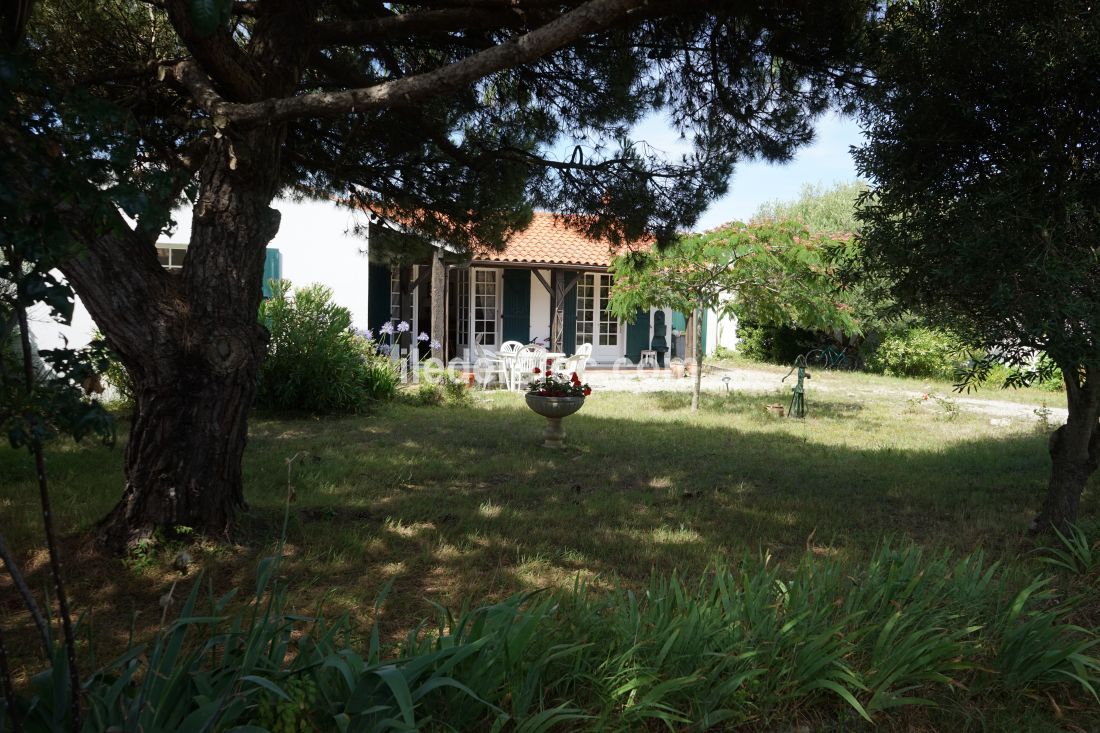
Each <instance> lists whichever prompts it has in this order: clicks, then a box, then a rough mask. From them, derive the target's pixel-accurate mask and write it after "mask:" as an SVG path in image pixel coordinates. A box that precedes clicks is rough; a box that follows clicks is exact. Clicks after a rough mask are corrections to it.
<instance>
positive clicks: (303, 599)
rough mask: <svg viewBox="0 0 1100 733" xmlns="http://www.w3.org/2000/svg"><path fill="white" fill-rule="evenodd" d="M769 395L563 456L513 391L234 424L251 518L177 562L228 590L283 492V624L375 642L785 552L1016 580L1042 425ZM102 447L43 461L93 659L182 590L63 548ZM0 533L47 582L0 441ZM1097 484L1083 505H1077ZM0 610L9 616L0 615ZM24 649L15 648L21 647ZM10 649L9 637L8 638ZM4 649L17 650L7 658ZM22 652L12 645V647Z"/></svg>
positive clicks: (619, 428) (608, 425) (571, 446)
mask: <svg viewBox="0 0 1100 733" xmlns="http://www.w3.org/2000/svg"><path fill="white" fill-rule="evenodd" d="M788 395H789V393H788V392H785V391H777V392H775V393H774V394H739V393H731V394H707V395H705V396H704V399H703V403H702V409H701V411H700V412H699V413H697V414H692V413H691V412H690V411H689V409H688V404H689V400H690V396H689V395H688V394H686V393H650V394H642V395H633V394H625V393H611V392H607V393H601V392H597V393H596V394H594V395H593V396H592V397H591V398H589V400H588V401H587V402H586V404H585V406H584V408H583V410H581V412H580V413H578V414H577V415H575V416H573V417H570V418H568V419H566V421H565V427H566V431H567V433H568V437H567V448H566V449H564V450H562V451H558V452H554V451H548V450H546V449H543V448H542V447H541V440H540V436H541V431H542V427H543V425H542V418H539V417H537V416H536V415H534V414H533V413H532V412H531V411H530V410H528V409H527V408H526V406H525V405H524V404H523V400H522V398H521V396H519V395H514V394H507V393H492V392H489V393H477V394H476V395H475V396H474V398H473V401H472V404H470V405H468V406H462V407H453V406H452V407H421V406H415V405H412V404H410V403H408V402H402V401H399V402H397V403H394V404H391V405H387V406H384V407H382V408H379V409H378V410H377V411H376V412H375V413H374V414H371V415H367V416H361V417H354V418H323V419H317V418H298V419H283V418H273V417H264V416H258V417H255V418H254V419H253V421H252V429H251V439H250V443H249V448H248V452H247V455H246V462H245V481H246V497H247V500H248V502H249V504H250V510H249V511H248V512H247V513H246V514H244V515H243V516H242V518H241V522H240V526H239V528H238V530H237V532H236V534H235V535H233V536H232V537H230V538H206V539H203V540H202V541H200V542H198V543H197V544H196V546H195V547H193V548H191V554H192V555H193V557H194V559H195V563H194V567H195V568H202V569H204V570H206V571H208V574H209V578H210V581H211V583H212V586H215V587H218V588H220V589H225V588H228V587H229V586H231V585H241V586H244V587H248V585H249V584H250V583H251V577H252V574H253V571H254V568H255V565H256V562H257V561H258V559H259V558H260V557H262V556H263V555H265V554H267V553H270V552H271V550H272V548H273V547H274V546H275V544H276V543H277V541H278V539H279V537H280V534H281V531H282V523H283V517H284V507H285V502H286V498H287V482H288V467H287V463H286V459H288V458H290V457H291V456H294V455H295V454H299V453H302V452H305V454H306V455H307V458H306V459H305V460H302V461H299V462H297V463H295V464H294V465H293V466H292V467H291V469H290V471H289V478H290V481H291V482H292V483H293V486H294V490H295V493H296V502H295V503H294V504H293V505H291V507H290V511H289V521H288V525H287V534H286V548H285V552H286V554H287V562H286V563H284V565H283V566H282V572H283V574H284V576H285V577H286V578H287V579H288V580H289V581H290V582H291V584H292V587H293V589H294V594H293V595H292V603H294V604H296V605H297V606H298V607H299V608H300V609H302V610H313V609H314V608H315V607H316V604H319V603H320V604H323V607H324V609H325V610H326V612H327V613H333V614H339V613H345V612H346V613H349V614H351V616H352V617H353V619H355V620H356V621H357V622H358V623H360V624H361V625H360V628H364V625H365V624H366V623H367V622H370V621H372V620H374V601H375V599H376V598H377V597H378V595H379V593H380V592H381V590H382V589H383V587H385V586H386V585H387V584H392V589H391V590H390V592H389V595H388V597H387V601H386V604H385V605H384V607H383V609H382V611H381V618H380V621H381V626H382V629H383V631H384V633H387V634H389V636H390V638H396V637H397V635H399V634H400V633H402V632H404V631H407V630H408V629H410V628H412V627H413V626H415V625H416V623H417V622H418V620H419V619H420V618H422V617H423V616H425V615H428V614H429V613H431V606H430V602H437V603H441V604H444V605H449V606H455V607H457V606H461V605H462V604H463V603H464V602H467V601H472V602H474V603H481V602H484V601H487V600H495V599H501V598H504V597H506V596H508V595H510V594H513V593H515V592H517V591H524V590H531V589H537V588H544V587H556V588H571V587H573V586H574V585H575V584H577V583H578V582H580V583H583V584H586V585H588V586H589V587H591V588H593V589H595V590H597V591H598V590H599V589H611V588H616V587H626V588H642V587H644V586H645V585H646V584H647V583H648V582H649V579H650V578H651V576H652V575H653V574H654V573H657V574H668V573H671V572H673V571H676V572H677V573H679V574H680V575H681V577H686V578H689V579H690V578H693V577H703V576H704V575H705V573H706V572H707V570H708V568H712V567H714V566H715V565H717V564H728V565H736V564H737V563H738V562H739V561H740V560H741V559H742V558H744V557H746V556H747V555H752V556H758V555H759V554H760V553H764V552H766V553H768V554H770V555H771V556H772V557H773V558H774V561H775V562H778V563H780V564H781V565H787V566H790V567H793V566H794V565H796V564H797V563H798V562H799V561H800V560H801V559H802V558H803V557H804V556H805V555H806V553H807V552H809V553H811V554H813V555H816V556H820V557H823V558H838V559H841V560H852V561H857V560H862V559H865V558H867V557H869V556H870V555H871V554H873V552H874V550H875V549H876V548H877V547H878V546H879V545H880V544H881V543H883V542H884V541H885V540H888V539H889V540H891V541H898V542H907V541H913V542H915V543H917V544H919V545H922V546H925V547H928V548H946V549H952V550H957V551H960V552H970V551H974V550H977V549H982V550H984V551H985V552H986V553H988V555H989V556H991V557H993V558H998V559H1001V560H1003V562H1004V563H1005V564H1006V565H1007V566H1008V568H1009V570H1012V569H1013V568H1018V569H1019V570H1020V572H1021V573H1023V572H1025V571H1026V572H1034V571H1036V569H1037V568H1038V566H1037V565H1036V563H1035V560H1034V556H1033V554H1032V550H1033V544H1032V541H1031V540H1030V539H1029V538H1028V537H1027V534H1026V529H1027V527H1028V524H1029V522H1030V520H1031V518H1032V517H1033V515H1034V512H1035V510H1036V509H1037V507H1038V504H1039V502H1040V500H1041V497H1042V492H1043V490H1044V487H1045V481H1046V476H1047V470H1048V464H1047V457H1046V450H1045V446H1046V435H1045V434H1043V433H1042V432H1040V431H1039V430H1037V429H1036V426H1035V422H1034V421H1033V420H1029V421H1025V420H1020V421H1015V422H1011V423H1009V424H999V425H991V424H990V420H989V418H988V416H983V415H978V414H972V413H968V412H966V411H957V412H956V411H951V410H948V409H944V408H943V407H941V406H939V405H937V404H936V403H934V402H931V401H930V402H927V403H923V402H922V403H918V404H915V403H912V402H907V401H905V400H897V399H892V398H891V399H882V398H880V397H876V396H875V395H873V394H872V395H867V394H861V393H858V392H856V393H854V396H852V395H849V394H847V393H845V392H841V391H829V392H818V393H816V394H813V395H812V398H811V402H810V416H809V418H808V419H806V420H794V419H787V418H780V417H775V416H773V415H770V414H768V413H767V412H766V410H765V409H764V408H765V406H766V405H767V404H768V403H771V402H782V403H785V402H786V401H787V399H788ZM121 463H122V448H121V446H116V447H114V448H105V447H98V446H91V445H88V446H79V447H78V446H73V445H58V446H55V447H53V448H52V449H51V452H50V455H49V462H48V469H49V472H50V479H51V483H52V486H53V495H54V503H55V512H56V515H57V519H58V522H59V524H60V526H61V529H62V531H63V532H64V533H66V534H67V535H69V536H70V537H72V538H73V539H72V540H71V541H70V542H69V543H68V550H67V551H68V555H69V559H68V563H69V572H68V575H69V577H70V580H71V583H72V586H73V589H72V595H73V597H74V605H75V606H76V607H77V608H78V609H82V610H84V611H86V613H87V614H88V617H87V619H86V623H85V628H86V629H87V630H88V634H89V636H88V638H86V639H85V640H84V644H85V647H86V648H90V649H93V650H94V649H95V648H97V647H98V648H99V650H100V651H99V652H98V653H100V654H103V653H105V652H106V651H107V650H109V649H113V648H116V647H117V646H120V645H122V644H124V643H125V641H126V639H127V637H128V635H129V632H130V628H131V622H132V620H133V618H134V614H137V619H138V620H137V623H136V627H137V628H138V629H139V630H140V629H141V628H148V627H150V626H152V625H155V624H156V622H157V621H159V618H160V609H159V607H158V605H157V601H158V598H160V596H161V595H162V594H164V593H165V592H166V591H167V590H168V588H169V587H171V585H172V583H173V582H175V581H178V580H181V578H182V576H181V575H180V574H179V573H178V572H177V571H175V570H172V569H171V562H172V559H173V557H174V555H175V553H176V552H177V551H178V549H179V546H178V545H174V544H172V543H166V544H165V545H164V546H162V547H159V548H152V549H150V550H149V551H148V552H147V553H140V554H137V555H135V556H132V557H130V558H127V559H125V560H119V559H116V558H106V557H102V556H100V555H98V554H96V553H95V552H93V551H91V550H89V549H87V547H86V543H84V542H83V540H84V539H85V538H86V537H87V536H88V533H89V531H90V530H92V529H93V528H94V523H95V521H96V520H97V519H98V518H99V517H101V516H102V515H103V514H105V513H106V512H107V511H108V510H109V509H110V507H111V506H112V504H113V502H114V501H115V500H116V499H117V497H118V495H119V491H120V487H121V485H122V473H121ZM0 476H2V477H3V478H2V480H0V518H2V519H0V523H2V526H3V528H4V529H3V531H4V534H5V536H6V537H7V539H8V543H9V545H11V546H12V547H13V549H14V550H15V551H16V553H17V554H18V555H19V556H21V557H22V558H24V559H25V561H26V563H27V566H28V569H29V570H30V571H31V572H32V577H33V579H34V582H35V583H37V584H38V585H39V586H41V585H42V584H43V583H45V574H44V569H45V559H44V552H43V550H42V547H41V539H40V532H39V522H40V520H39V514H38V508H37V503H36V494H35V491H34V489H33V484H32V481H33V470H32V465H31V462H30V461H29V460H28V457H27V456H26V455H25V454H23V453H20V452H16V451H13V450H10V449H6V448H5V449H4V450H3V451H0ZM1098 510H1100V499H1098V492H1097V491H1096V488H1095V485H1094V486H1093V487H1092V488H1090V490H1089V491H1088V492H1087V493H1086V496H1085V498H1084V502H1083V513H1084V514H1085V515H1095V514H1096V513H1097V512H1098ZM11 607H12V608H13V609H14V608H17V605H12V606H11ZM27 643H28V644H29V643H32V642H31V641H27ZM20 644H22V642H20ZM18 645H19V644H17V646H18ZM22 646H24V647H25V646H26V644H22Z"/></svg>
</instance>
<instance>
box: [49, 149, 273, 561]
mask: <svg viewBox="0 0 1100 733" xmlns="http://www.w3.org/2000/svg"><path fill="white" fill-rule="evenodd" d="M281 146H282V134H281V131H280V130H279V129H277V128H259V129H256V130H253V131H250V132H249V133H247V134H245V135H241V136H236V137H235V139H234V140H233V141H232V143H230V141H229V140H228V138H221V139H219V140H217V141H215V143H214V145H213V147H212V149H211V151H210V153H209V154H208V156H207V158H206V162H205V164H204V166H203V168H202V170H201V171H200V174H199V179H200V197H199V201H198V202H197V203H196V205H195V208H194V212H193V218H192V233H191V241H190V245H189V246H188V250H187V260H186V264H185V266H184V268H183V270H181V271H176V272H172V271H164V270H161V269H160V268H159V266H158V265H157V263H156V259H155V255H154V253H153V248H152V247H149V246H148V244H147V243H146V244H145V245H144V246H141V243H139V242H134V243H133V246H134V247H136V248H138V251H137V252H136V253H135V254H136V255H137V257H138V261H139V262H140V263H141V267H139V268H136V269H137V270H138V271H139V273H135V272H124V271H117V272H116V271H114V268H112V267H110V265H109V264H105V262H104V260H103V258H102V257H96V256H95V254H94V247H93V246H90V247H89V250H92V251H90V252H89V253H88V254H85V255H83V256H82V257H80V258H79V259H77V260H75V261H73V262H72V263H70V264H69V265H68V266H67V267H66V268H65V274H66V275H67V276H68V277H69V278H70V279H71V280H72V281H73V283H74V285H75V286H76V288H77V291H78V292H79V293H80V294H81V297H82V299H83V301H84V302H85V304H86V305H87V306H88V310H89V311H90V312H91V314H92V316H93V318H95V320H96V323H97V324H99V325H100V327H101V328H102V330H103V333H104V335H105V336H106V337H107V339H108V340H109V341H110V343H111V345H112V346H113V347H114V348H115V349H116V350H117V351H118V353H119V356H120V358H121V359H122V362H123V364H124V365H125V366H126V369H127V371H128V372H129V374H130V377H131V379H132V380H133V382H134V395H135V400H136V407H135V411H134V417H133V422H132V424H131V428H130V440H129V444H128V445H127V448H126V457H125V475H126V486H125V489H124V492H123V496H122V499H121V501H119V503H118V505H116V507H115V508H114V510H112V512H111V513H110V514H109V515H108V516H107V517H106V518H105V519H104V520H103V522H102V523H101V525H100V529H101V539H102V541H103V542H104V543H105V544H106V546H107V547H109V548H110V549H112V550H115V551H119V550H121V549H123V548H125V547H126V546H129V545H133V544H134V543H135V542H139V541H141V540H142V539H144V538H147V537H149V536H150V535H151V534H152V532H153V531H154V530H155V529H156V528H157V527H168V528H171V527H176V526H186V527H191V528H194V529H197V530H200V531H202V532H206V533H219V532H221V533H224V532H225V531H226V530H227V529H228V527H229V525H230V524H231V521H232V518H233V515H234V512H235V511H236V510H237V509H238V508H240V507H243V506H244V505H245V502H244V494H243V492H242V481H241V458H242V455H243V453H244V447H245V442H246V440H247V430H248V421H247V417H248V409H249V406H250V405H251V402H252V398H253V395H254V393H255V389H256V380H257V377H258V374H259V367H260V363H261V360H262V358H263V354H264V350H265V345H266V339H267V333H266V330H265V329H264V328H263V327H262V326H261V325H260V324H259V322H258V321H257V318H256V314H257V311H258V309H259V304H260V299H261V297H262V287H261V282H262V279H263V263H264V251H265V247H266V245H267V244H268V242H270V241H271V239H272V237H274V236H275V233H276V231H277V230H278V226H279V214H278V212H277V211H275V210H273V209H271V208H270V206H269V204H270V202H271V200H272V199H273V198H274V195H275V193H276V190H277V176H278V174H277V171H278V169H279V154H280V148H281ZM115 236H116V237H117V236H121V235H117V234H116V235H115ZM116 246H117V245H116ZM120 301H129V302H131V303H132V308H133V315H134V316H135V317H128V318H118V317H117V314H118V312H119V304H120Z"/></svg>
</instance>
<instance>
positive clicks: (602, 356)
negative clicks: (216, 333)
mask: <svg viewBox="0 0 1100 733" xmlns="http://www.w3.org/2000/svg"><path fill="white" fill-rule="evenodd" d="M275 206H276V208H278V209H279V211H280V212H281V214H282V221H281V224H280V227H279V232H278V234H277V235H276V236H275V238H274V239H273V240H272V242H271V244H270V245H269V248H268V258H267V266H266V268H265V269H266V271H265V280H266V279H267V278H271V277H281V278H283V279H287V280H290V281H291V282H292V283H293V284H295V285H306V284H309V283H314V282H318V283H323V284H324V285H326V286H328V287H329V288H331V289H332V292H333V297H334V299H335V301H336V302H337V303H339V304H340V305H342V306H345V307H347V308H348V309H350V310H351V313H352V317H353V320H354V323H355V324H356V326H358V327H361V328H374V329H375V330H377V328H378V327H379V326H381V324H382V323H384V322H385V321H387V320H406V321H409V322H410V323H411V325H412V333H413V334H417V333H419V332H421V331H428V330H430V326H429V324H430V320H431V319H430V308H431V305H430V296H429V293H428V289H429V288H428V280H429V278H428V271H429V270H430V263H429V262H428V261H425V262H424V263H420V264H412V265H403V266H396V265H392V264H390V263H387V262H385V261H382V259H381V258H380V257H379V256H372V253H371V252H370V246H369V232H370V231H371V229H372V228H373V227H374V226H376V225H370V226H368V217H367V215H366V214H365V213H364V212H362V211H356V210H353V209H349V208H347V207H343V206H338V205H336V204H334V203H331V202H325V201H302V202H297V201H294V202H292V201H286V200H283V201H278V202H276V204H275ZM176 220H177V222H178V227H177V229H176V230H175V231H174V232H172V233H171V234H166V235H165V236H163V237H162V239H161V242H160V243H159V244H158V249H159V254H160V257H161V263H162V264H163V265H164V266H165V267H167V268H169V269H175V268H178V267H181V266H182V263H183V260H184V258H185V256H186V244H185V243H186V242H188V241H189V240H190V224H191V222H190V212H188V211H180V212H177V214H176ZM375 231H377V230H375ZM437 251H443V250H437ZM613 254H614V253H613V252H612V251H611V250H610V249H609V247H608V244H607V243H606V242H602V241H598V240H593V239H589V238H587V237H585V236H583V235H582V234H580V233H578V232H576V231H575V230H572V229H568V228H567V227H565V226H564V224H563V223H562V222H561V221H560V220H559V219H558V218H557V217H556V216H554V215H552V214H548V213H542V212H540V213H536V214H535V217H534V220H533V221H532V224H531V226H530V227H529V228H528V229H527V230H525V231H524V232H521V233H519V234H517V235H516V236H515V237H513V238H512V240H510V241H509V242H508V243H507V245H506V247H505V248H504V250H503V251H501V252H479V253H475V254H474V255H473V257H472V259H467V260H465V261H460V260H458V259H457V258H453V257H451V258H448V259H450V260H451V261H449V262H448V263H447V266H446V267H447V276H446V295H445V305H444V308H445V314H446V315H445V323H446V326H445V331H446V333H445V334H443V335H442V336H441V335H440V334H432V337H433V338H436V339H438V340H439V341H441V342H443V343H444V344H445V347H446V349H447V358H448V359H450V358H455V357H458V358H462V359H469V358H470V357H471V356H472V354H471V353H470V346H471V344H470V335H471V334H473V337H474V338H475V339H477V340H478V342H479V343H481V344H483V345H484V346H486V347H487V348H493V347H494V346H498V345H499V344H501V343H502V342H503V341H506V340H514V341H520V342H522V343H527V342H529V341H532V340H533V339H536V338H542V339H546V340H549V339H550V338H551V336H552V334H551V323H552V320H553V312H554V310H555V307H556V308H557V309H558V310H559V313H560V314H562V315H563V316H564V317H563V319H562V328H561V333H560V334H559V337H561V338H562V344H561V346H562V350H563V351H565V352H566V353H572V351H573V350H574V348H575V347H576V346H577V345H578V344H581V343H592V344H593V359H594V361H595V362H596V363H605V364H609V363H612V362H614V361H616V360H617V359H621V358H624V357H625V358H628V359H630V360H631V361H635V362H636V361H637V360H638V352H639V351H640V350H642V349H649V348H650V347H651V346H652V345H653V344H654V338H655V337H656V336H658V334H657V333H656V331H655V327H657V328H659V327H660V326H661V325H662V323H661V322H662V321H663V326H664V328H665V329H666V330H665V333H664V340H665V343H666V344H667V348H668V352H667V356H670V357H671V356H683V355H684V354H683V353H680V352H681V351H682V350H683V344H682V340H678V339H677V338H676V335H677V334H679V333H681V332H682V331H684V330H685V328H686V327H687V319H686V318H685V316H684V315H683V314H680V313H676V312H673V311H669V310H667V309H666V310H663V311H662V312H661V314H660V315H658V312H657V310H651V311H650V312H649V313H641V312H640V313H639V314H638V317H637V318H636V320H635V322H634V323H633V324H627V323H624V322H621V321H619V320H618V319H615V318H613V317H611V316H610V314H608V313H607V311H606V302H607V297H608V293H609V290H610V286H611V277H612V276H611V275H610V274H608V272H607V266H608V264H609V263H610V260H611V258H612V256H613ZM555 294H557V296H558V297H557V301H556V302H555ZM32 319H33V321H34V326H33V330H34V333H35V337H36V340H37V344H38V347H39V348H42V349H46V348H54V347H57V346H60V345H61V344H62V343H64V342H65V341H66V340H67V342H68V343H69V345H70V346H82V345H85V344H87V343H88V342H89V341H90V340H91V339H92V336H93V334H94V332H95V331H96V330H97V329H96V327H95V324H94V323H93V322H92V319H91V317H90V316H89V314H88V312H87V310H85V309H84V308H83V306H81V305H80V303H79V301H78V303H77V307H76V310H75V314H74V318H73V322H72V324H71V325H70V326H61V325H59V324H56V323H53V322H52V321H50V320H49V319H48V318H47V317H46V316H45V313H44V311H36V312H34V313H33V314H32ZM735 325H736V324H735V323H731V322H729V321H727V320H725V319H719V318H718V317H717V316H716V314H714V313H712V312H708V313H707V317H706V319H705V324H704V326H703V337H704V343H705V349H706V352H707V353H713V351H714V349H715V348H716V347H717V346H719V345H721V346H726V347H732V345H733V344H734V343H735V342H736V336H735Z"/></svg>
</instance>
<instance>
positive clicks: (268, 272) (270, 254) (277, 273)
mask: <svg viewBox="0 0 1100 733" xmlns="http://www.w3.org/2000/svg"><path fill="white" fill-rule="evenodd" d="M282 278H283V256H282V254H281V253H280V252H279V250H277V249H275V248H274V247H268V248H267V251H266V252H264V283H263V288H264V297H265V298H270V297H271V281H272V280H281V279H282Z"/></svg>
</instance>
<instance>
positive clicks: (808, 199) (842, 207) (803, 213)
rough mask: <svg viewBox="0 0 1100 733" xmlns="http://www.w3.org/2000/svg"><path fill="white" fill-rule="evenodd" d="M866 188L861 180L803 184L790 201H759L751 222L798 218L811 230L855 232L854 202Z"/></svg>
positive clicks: (859, 226) (856, 229) (856, 223)
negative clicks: (760, 202) (761, 202)
mask: <svg viewBox="0 0 1100 733" xmlns="http://www.w3.org/2000/svg"><path fill="white" fill-rule="evenodd" d="M866 190H867V184H866V183H865V182H863V181H858V180H857V181H847V182H838V183H834V184H832V185H831V186H824V185H822V184H820V183H819V184H813V183H804V184H802V189H801V190H800V191H799V192H798V198H796V199H793V200H791V201H780V200H778V199H777V200H773V201H766V202H764V203H763V204H761V205H760V206H759V207H758V208H757V209H756V213H755V214H753V217H752V218H753V221H760V220H763V219H771V220H773V221H800V222H802V223H803V224H804V225H805V226H806V228H807V229H809V230H810V231H811V232H825V233H832V234H838V233H850V234H855V233H857V232H859V230H860V229H861V228H862V224H861V222H860V221H859V219H858V218H856V204H857V203H858V201H859V197H860V195H861V194H862V193H863V192H864V191H866Z"/></svg>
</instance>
